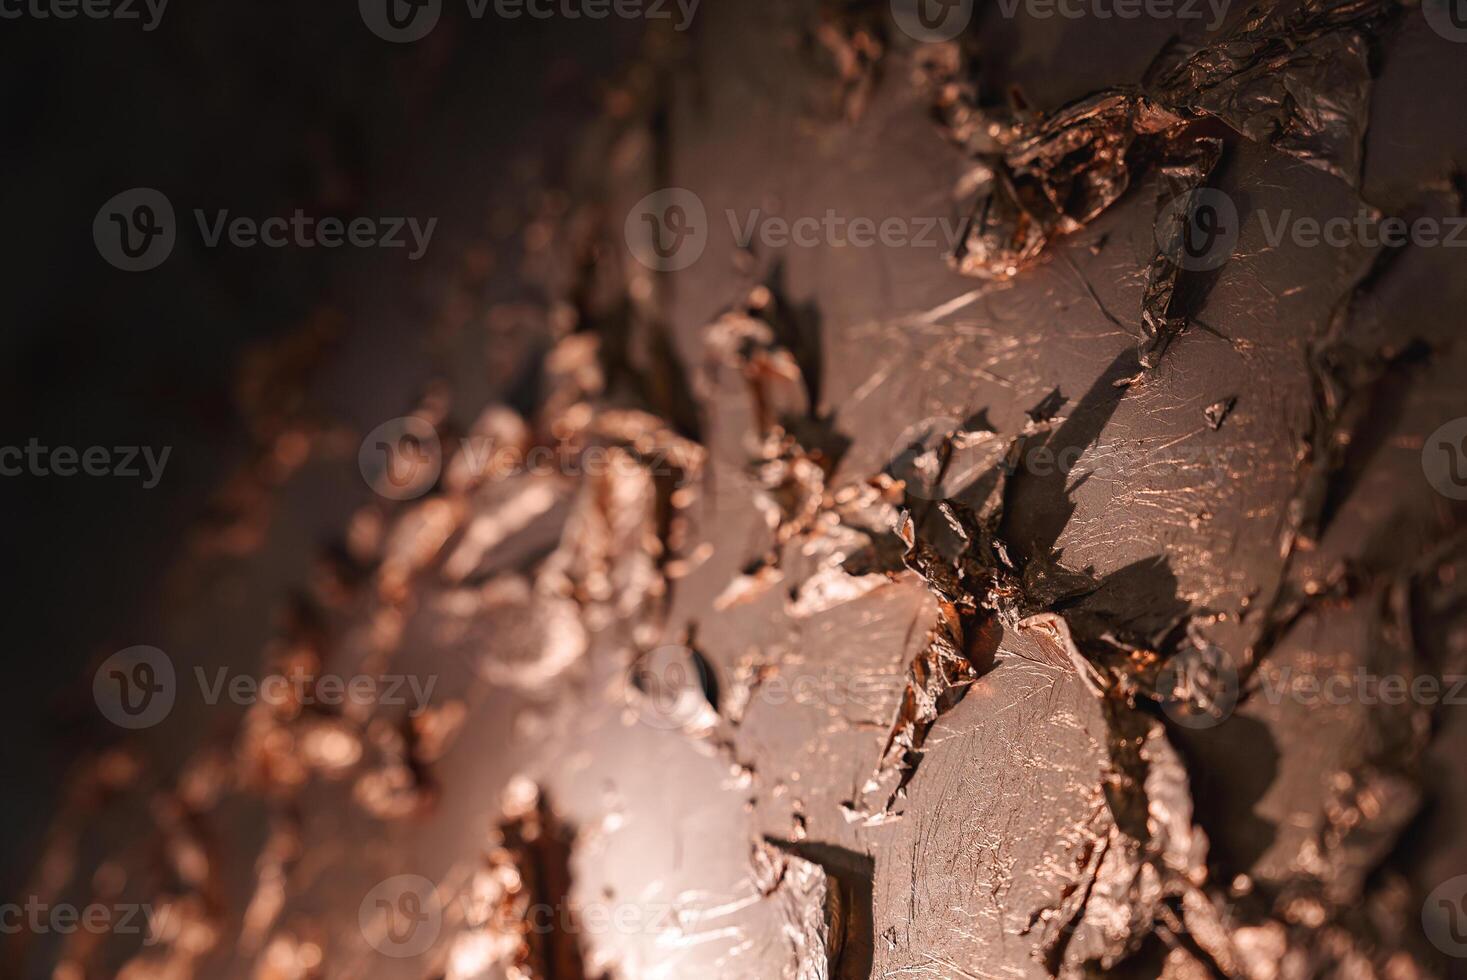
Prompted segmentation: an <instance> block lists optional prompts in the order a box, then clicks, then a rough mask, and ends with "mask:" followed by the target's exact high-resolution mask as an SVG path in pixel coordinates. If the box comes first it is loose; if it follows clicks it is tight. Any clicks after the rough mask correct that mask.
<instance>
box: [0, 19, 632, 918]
mask: <svg viewBox="0 0 1467 980" xmlns="http://www.w3.org/2000/svg"><path fill="white" fill-rule="evenodd" d="M639 32H640V26H639V25H638V24H636V23H628V22H617V21H615V20H607V21H601V22H596V23H590V22H584V21H583V22H579V23H573V22H562V21H555V22H543V21H535V20H531V19H528V18H524V19H521V20H518V21H513V22H508V21H503V20H497V19H494V18H492V17H488V16H486V17H485V18H484V19H483V20H480V21H475V20H472V19H470V18H469V17H468V15H467V12H466V8H465V6H464V5H463V4H462V3H458V4H455V3H453V2H449V3H446V4H445V10H444V14H443V19H442V20H441V21H440V23H439V25H438V27H437V28H436V30H435V31H434V32H433V33H432V34H431V35H430V36H429V37H428V38H426V39H424V40H423V41H420V42H417V43H414V44H407V45H400V44H391V43H388V42H385V41H382V40H380V39H378V38H377V37H375V36H373V35H372V34H371V33H370V32H369V31H368V30H367V28H366V27H365V25H364V24H363V23H362V21H361V19H360V17H359V14H358V11H357V8H356V6H355V4H352V3H328V4H318V3H306V4H302V3H288V2H280V0H264V2H253V3H249V4H237V3H224V2H195V3H182V2H175V3H171V4H170V5H169V6H168V8H167V10H166V12H165V13H164V15H163V17H162V19H161V23H160V25H159V26H158V28H157V29H156V30H154V31H152V32H145V31H144V30H143V22H142V21H140V20H138V21H114V20H91V19H87V18H85V17H78V18H76V19H73V20H47V21H37V20H35V19H32V18H30V17H26V18H23V19H19V20H6V21H3V22H0V83H3V87H4V91H5V92H6V97H5V99H4V100H3V103H0V132H3V133H4V142H5V152H4V154H3V155H0V202H3V203H0V207H3V213H4V215H5V217H6V221H5V225H6V233H5V235H4V246H3V247H4V249H5V256H4V263H3V268H4V270H5V272H4V278H3V290H0V324H3V328H0V345H3V350H0V365H3V371H4V377H3V381H0V444H3V445H7V446H10V445H15V446H22V447H23V446H24V445H25V444H26V443H27V441H28V440H29V439H30V438H31V437H36V438H37V439H38V440H39V441H40V443H41V444H42V445H44V446H48V447H52V448H54V447H57V446H74V447H77V449H78V451H82V450H84V449H85V448H86V447H89V446H105V447H114V446H124V445H125V446H143V445H146V446H151V447H154V449H155V451H156V450H160V449H161V447H163V446H171V447H172V452H171V455H170V457H169V459H168V462H167V466H166V469H165V470H164V473H163V479H162V482H161V483H160V484H159V485H158V486H157V487H155V488H154V489H151V490H148V489H144V488H143V487H142V482H143V481H142V479H140V478H139V479H125V478H117V477H111V476H105V477H88V476H83V475H77V476H73V477H69V478H61V477H56V476H51V477H36V476H30V475H26V476H20V477H9V478H4V479H0V507H3V511H4V513H5V514H6V515H7V520H6V522H5V528H6V530H5V532H4V541H5V544H4V553H5V557H6V565H7V566H8V573H7V574H6V576H5V578H6V579H7V581H8V585H7V587H6V589H5V593H6V603H5V607H6V610H7V613H8V617H7V618H8V619H9V621H10V630H9V634H10V638H11V643H10V649H9V651H8V656H7V662H8V663H9V665H10V668H11V669H10V670H9V671H8V673H7V678H6V680H7V683H6V697H5V702H4V703H5V706H6V710H5V711H4V712H3V714H0V773H3V779H4V790H3V794H0V795H3V798H4V800H5V806H4V808H3V809H4V816H3V818H0V819H3V820H4V824H3V831H4V834H5V838H6V844H5V846H4V848H3V855H0V862H3V865H0V890H13V889H14V887H15V886H16V885H17V884H18V883H19V882H20V881H21V880H23V879H24V877H25V876H26V875H27V874H29V873H30V871H31V870H32V869H31V864H32V862H33V861H34V858H35V857H36V855H37V853H38V845H39V842H40V840H41V837H42V833H43V831H44V828H45V822H46V813H47V809H48V807H49V805H50V803H51V801H52V799H53V797H54V794H55V792H56V790H57V789H58V788H59V787H60V785H61V783H62V778H63V775H64V773H65V771H66V769H67V767H68V766H70V765H72V764H73V763H74V762H75V761H77V759H78V758H80V756H81V753H82V752H83V751H84V750H85V749H86V748H88V747H91V746H94V745H95V744H97V743H98V742H99V741H101V740H106V739H109V738H112V737H114V736H115V735H116V734H117V733H116V732H115V731H110V730H108V726H106V723H105V722H103V721H102V720H101V719H100V717H99V716H98V715H97V713H96V712H95V710H88V709H89V708H91V705H90V671H91V669H92V668H93V666H94V665H95V664H96V663H97V662H98V661H100V660H101V659H102V658H105V657H106V656H107V655H108V654H110V653H111V652H113V651H115V650H117V649H120V648H123V647H126V646H130V645H133V644H152V643H156V642H157V641H156V639H155V630H154V624H155V623H156V622H157V619H158V616H159V613H160V606H161V605H162V604H163V603H164V601H165V590H164V580H165V577H166V575H167V573H168V572H169V569H170V566H172V565H173V564H174V562H175V560H176V559H177V557H178V555H179V553H180V549H181V548H182V546H183V544H184V542H185V540H186V533H187V532H188V531H189V529H190V528H191V527H193V526H195V525H196V524H197V522H199V521H200V520H201V519H203V518H205V517H206V516H207V515H208V513H209V508H210V506H211V494H212V492H213V491H214V489H215V488H216V487H218V486H219V484H220V483H221V481H222V480H224V479H225V478H226V477H227V476H228V475H229V474H230V473H232V472H234V471H235V470H236V468H238V467H240V466H241V465H244V464H245V463H246V462H247V461H248V459H249V457H250V452H251V448H252V446H251V434H250V432H249V429H248V421H249V420H248V419H247V418H245V417H244V413H243V412H242V411H241V408H240V403H239V398H238V397H237V394H236V389H237V380H238V378H239V371H240V368H241V365H242V363H243V360H244V358H245V357H246V356H247V355H248V354H249V352H251V351H253V350H257V349H258V348H259V347H260V345H262V344H268V343H270V342H271V341H279V340H280V339H281V338H284V337H287V336H289V335H290V334H291V333H292V332H293V331H296V330H298V329H300V328H301V326H302V324H303V323H308V322H310V320H311V318H312V317H319V316H328V317H330V318H331V322H332V323H334V324H338V326H337V327H336V329H335V332H334V334H333V339H332V340H331V345H330V350H331V351H332V353H333V355H334V356H335V357H336V358H337V364H338V367H339V380H338V381H337V382H335V384H334V388H333V386H332V384H331V383H330V382H329V381H328V383H327V386H326V390H327V391H328V396H327V398H326V403H325V404H324V405H323V406H317V414H320V415H323V416H325V417H324V418H322V419H320V421H321V422H322V424H324V425H328V426H330V425H339V426H342V427H344V430H348V431H349V430H353V429H357V430H360V431H365V430H367V429H370V428H371V427H373V426H374V425H375V424H377V423H378V422H380V421H383V420H385V419H386V418H390V417H392V416H395V415H400V414H403V411H404V410H405V409H407V408H408V407H410V405H411V404H412V400H413V399H414V398H415V397H416V394H417V390H418V388H419V387H420V386H421V384H422V383H423V381H424V380H425V379H426V378H427V377H428V376H430V374H431V373H432V372H433V370H434V369H435V366H437V365H438V363H439V362H441V360H442V358H443V357H444V356H445V355H444V351H442V350H441V349H440V350H435V349H434V348H433V346H432V344H430V343H428V342H426V341H425V335H426V334H427V331H426V329H425V328H426V326H427V324H426V323H425V322H424V320H425V312H424V311H425V310H426V308H427V306H428V299H427V298H428V297H429V296H431V295H432V293H433V292H434V291H435V290H440V289H442V288H443V281H444V278H445V276H447V275H448V274H449V273H450V272H451V271H452V270H453V269H454V268H455V263H458V262H459V261H460V260H461V255H462V252H463V250H464V247H465V245H466V244H472V243H476V242H479V241H481V240H483V239H485V238H491V239H492V238H493V237H494V236H500V237H513V236H514V235H515V234H517V233H518V230H517V228H516V227H515V221H514V220H513V219H514V217H515V216H514V215H513V214H512V213H507V212H506V211H505V208H506V207H512V206H513V205H514V204H515V203H519V202H516V201H513V200H511V201H508V202H505V201H504V200H503V199H504V198H506V197H510V198H513V197H514V195H515V193H516V191H515V188H517V187H519V186H522V185H523V183H524V181H525V179H526V174H527V173H528V172H529V171H530V170H532V169H534V168H537V167H544V166H546V161H548V167H549V171H548V172H544V171H543V170H542V171H540V172H538V173H536V175H535V179H536V180H537V181H539V182H540V184H542V185H543V184H545V183H547V182H548V183H552V184H553V183H554V182H555V180H556V178H557V174H556V172H555V168H556V166H557V163H556V161H557V160H559V159H560V158H561V157H562V156H563V151H564V150H565V149H566V147H567V146H568V145H569V143H570V141H571V140H572V138H573V137H574V135H575V131H576V125H577V124H578V123H579V122H581V121H583V120H584V119H585V118H586V117H587V116H589V115H590V114H591V113H592V112H593V111H594V110H595V108H596V106H597V99H598V98H599V95H600V93H601V91H602V88H603V82H604V79H605V78H606V77H607V76H608V75H609V74H610V73H611V72H612V71H613V69H614V67H615V65H616V64H617V63H618V61H619V60H620V59H621V58H622V57H623V56H624V55H625V54H626V53H627V52H628V51H630V50H632V49H633V48H634V47H635V45H636V43H637V38H638V35H639ZM138 186H143V187H153V188H157V189H158V190H160V191H162V192H163V193H164V194H166V195H167V196H168V197H169V199H170V201H171V202H172V204H173V206H174V209H175V212H176V214H177V223H178V228H179V238H178V244H177V245H176V246H175V249H174V251H173V253H172V255H171V256H170V257H169V259H168V260H167V261H166V262H165V263H164V264H163V265H162V266H160V267H159V268H157V269H154V270H152V271H149V272H143V273H127V272H123V271H120V270H117V269H115V268H113V267H112V266H110V265H109V264H107V263H106V262H105V261H104V260H103V259H102V258H101V256H100V255H99V254H98V252H97V250H96V248H95V246H94V243H93V241H92V221H93V218H94V216H95V215H96V213H97V210H98V209H99V208H100V207H101V205H102V204H103V202H105V201H107V200H108V199H109V198H110V197H112V196H113V195H114V194H117V193H118V192H120V191H123V190H126V189H129V188H132V187H138ZM496 199H499V204H497V205H496ZM196 207H197V208H202V209H204V210H205V211H207V212H209V213H210V214H212V213H213V212H214V211H216V210H218V209H228V210H229V211H230V213H231V216H233V215H244V216H249V217H252V218H255V219H257V220H263V219H264V218H267V217H270V216H273V215H282V216H289V215H290V214H291V213H293V212H294V210H295V209H297V208H300V209H302V210H304V211H305V212H306V213H307V214H308V215H312V216H315V217H317V218H320V217H326V216H331V215H336V216H340V217H343V218H346V219H349V218H351V217H354V216H415V217H418V218H419V219H420V221H424V222H425V221H426V219H427V218H430V217H438V218H439V222H438V226H437V229H436V231H435V233H434V236H433V239H432V242H431V244H430V247H429V251H428V254H427V255H426V256H425V257H424V258H423V259H422V260H421V261H418V262H409V261H408V260H407V258H406V255H405V250H380V249H357V248H349V247H347V248H341V249H337V250H333V251H327V250H324V249H321V248H315V249H310V250H303V249H299V248H295V247H287V248H284V249H269V248H259V247H257V248H254V249H248V250H243V249H238V248H231V247H228V246H220V247H217V248H206V247H205V246H204V244H203V242H202V240H201V238H200V236H199V235H198V233H197V230H196V228H195V227H194V225H193V216H192V210H193V209H194V208H196ZM496 207H497V208H498V210H496ZM484 288H485V290H486V292H492V291H493V290H495V289H499V288H502V289H504V290H512V289H513V288H520V287H511V286H508V285H500V284H497V283H496V282H495V277H493V276H491V277H490V281H489V282H487V283H486V284H485V287H484ZM470 370H472V365H470ZM353 463H354V454H353V458H352V459H347V460H340V461H338V464H339V465H338V467H337V468H338V469H340V470H341V471H342V473H341V475H342V479H341V480H340V481H339V483H338V484H337V485H336V486H337V487H339V488H341V489H339V490H333V491H331V492H329V493H325V494H323V495H321V499H320V504H321V508H322V509H323V510H325V509H327V508H334V509H336V511H337V513H338V514H339V513H341V512H343V510H344V505H345V504H348V503H350V501H341V500H333V499H331V498H332V496H333V495H334V494H336V493H342V494H347V495H352V494H361V495H365V493H366V490H365V487H364V486H363V485H362V482H361V480H360V478H359V477H356V476H355V470H354V465H353ZM352 478H354V482H353V479H352ZM320 543H321V542H316V541H302V542H301V553H302V554H304V553H305V552H306V551H308V550H310V549H311V548H314V547H316V546H318V545H319V544H320ZM262 574H278V575H281V576H283V577H285V578H298V577H300V576H302V575H303V574H304V570H303V568H302V567H300V565H299V562H297V563H296V564H295V565H294V566H292V564H291V561H290V560H289V559H286V560H283V561H282V562H278V563H276V564H275V565H274V566H273V569H269V570H267V571H265V572H263V573H262Z"/></svg>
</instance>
